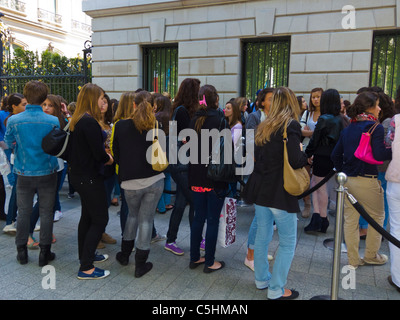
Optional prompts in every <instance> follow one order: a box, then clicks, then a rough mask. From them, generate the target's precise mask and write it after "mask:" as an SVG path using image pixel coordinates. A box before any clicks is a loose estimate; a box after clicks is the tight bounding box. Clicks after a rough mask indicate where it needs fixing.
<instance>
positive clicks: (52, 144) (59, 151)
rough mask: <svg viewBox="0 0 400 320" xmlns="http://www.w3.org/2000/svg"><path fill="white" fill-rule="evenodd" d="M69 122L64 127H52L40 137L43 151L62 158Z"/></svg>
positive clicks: (67, 138) (66, 143) (67, 139)
mask: <svg viewBox="0 0 400 320" xmlns="http://www.w3.org/2000/svg"><path fill="white" fill-rule="evenodd" d="M69 135H70V131H69V123H67V125H66V126H65V128H64V129H60V128H58V127H54V128H53V129H52V130H51V131H50V132H49V133H48V134H47V135H45V136H44V137H43V139H42V149H43V151H44V152H45V153H47V154H50V155H52V156H55V157H57V158H64V157H65V152H66V149H67V146H68V141H69Z"/></svg>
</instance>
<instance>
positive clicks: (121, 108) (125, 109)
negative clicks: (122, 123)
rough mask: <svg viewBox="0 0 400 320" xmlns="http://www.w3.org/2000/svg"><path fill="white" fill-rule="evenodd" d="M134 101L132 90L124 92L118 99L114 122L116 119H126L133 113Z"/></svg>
mask: <svg viewBox="0 0 400 320" xmlns="http://www.w3.org/2000/svg"><path fill="white" fill-rule="evenodd" d="M134 102H135V93H134V92H125V93H123V94H122V95H121V98H120V99H119V103H118V108H117V112H116V113H115V116H114V123H115V121H117V120H121V119H127V118H129V117H130V116H131V115H132V113H133V103H134Z"/></svg>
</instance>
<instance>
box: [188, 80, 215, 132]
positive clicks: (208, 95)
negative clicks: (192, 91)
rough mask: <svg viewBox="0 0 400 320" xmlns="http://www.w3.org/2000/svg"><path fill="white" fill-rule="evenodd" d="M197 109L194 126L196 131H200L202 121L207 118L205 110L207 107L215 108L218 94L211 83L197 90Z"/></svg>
mask: <svg viewBox="0 0 400 320" xmlns="http://www.w3.org/2000/svg"><path fill="white" fill-rule="evenodd" d="M199 101H200V102H199V109H198V110H199V111H200V115H199V117H198V118H197V120H196V123H195V125H194V128H195V130H196V132H198V133H199V132H200V130H201V128H202V127H203V124H204V121H205V120H206V119H207V110H209V109H214V110H215V109H217V108H218V101H219V95H218V93H217V89H215V87H214V86H213V85H211V84H206V85H204V86H202V87H201V88H200V90H199Z"/></svg>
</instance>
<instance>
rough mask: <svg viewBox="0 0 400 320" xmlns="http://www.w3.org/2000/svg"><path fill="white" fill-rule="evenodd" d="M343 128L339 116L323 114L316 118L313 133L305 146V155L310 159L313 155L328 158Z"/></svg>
mask: <svg viewBox="0 0 400 320" xmlns="http://www.w3.org/2000/svg"><path fill="white" fill-rule="evenodd" d="M343 128H344V123H343V119H342V117H341V116H340V115H338V116H334V115H332V114H323V115H321V116H320V117H319V118H318V122H317V124H316V125H315V130H314V133H313V135H312V137H311V140H310V142H309V144H308V146H307V149H306V154H307V156H308V157H309V158H310V157H311V156H313V155H318V156H324V157H328V158H329V157H330V156H331V153H332V151H333V149H334V148H335V145H336V143H337V142H338V140H339V138H340V133H341V132H342V130H343Z"/></svg>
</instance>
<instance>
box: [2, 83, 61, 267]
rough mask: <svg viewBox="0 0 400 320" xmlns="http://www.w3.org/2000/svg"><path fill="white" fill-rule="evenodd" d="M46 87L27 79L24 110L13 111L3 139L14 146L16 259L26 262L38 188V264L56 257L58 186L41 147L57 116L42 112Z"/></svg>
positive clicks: (53, 166) (52, 161)
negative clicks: (54, 245)
mask: <svg viewBox="0 0 400 320" xmlns="http://www.w3.org/2000/svg"><path fill="white" fill-rule="evenodd" d="M48 91H49V89H48V87H47V85H46V84H45V83H43V82H40V81H29V82H28V83H27V84H26V85H25V88H24V92H23V94H24V96H25V98H26V100H27V101H28V105H27V106H26V108H25V111H24V112H21V113H19V114H17V115H13V116H12V117H10V118H9V120H8V122H7V130H6V134H5V136H4V142H5V143H6V144H7V145H8V146H9V148H12V149H14V155H15V159H14V169H13V170H14V173H16V174H17V175H18V180H17V205H18V217H17V226H18V227H17V234H16V237H15V244H16V246H17V252H18V255H17V260H18V261H19V263H20V264H26V263H27V262H28V251H27V247H26V243H27V242H28V236H29V226H30V215H31V213H32V207H33V200H34V196H35V193H36V192H37V194H38V197H39V198H40V209H39V214H40V241H39V247H40V254H39V266H44V265H46V264H48V262H49V261H51V260H53V259H54V258H55V254H54V253H52V252H51V251H50V247H51V241H52V233H53V206H54V200H55V192H56V186H57V169H58V163H57V158H56V157H53V156H50V155H48V154H46V153H45V152H44V151H43V149H42V146H41V144H42V139H43V137H44V136H45V135H47V134H48V133H49V132H50V131H51V130H52V129H53V127H59V121H58V119H57V118H56V117H54V116H51V115H48V114H46V113H44V112H43V110H42V107H41V104H42V103H43V102H44V101H45V100H46V97H47V94H48Z"/></svg>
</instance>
